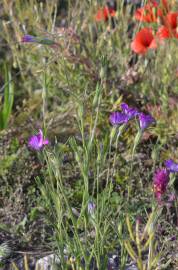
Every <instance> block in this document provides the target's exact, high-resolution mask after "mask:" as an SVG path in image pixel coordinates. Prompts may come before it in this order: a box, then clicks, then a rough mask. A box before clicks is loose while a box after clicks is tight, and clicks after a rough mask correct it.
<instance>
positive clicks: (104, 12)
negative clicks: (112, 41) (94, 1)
mask: <svg viewBox="0 0 178 270" xmlns="http://www.w3.org/2000/svg"><path fill="white" fill-rule="evenodd" d="M114 16H116V11H115V10H114V9H113V8H109V7H107V6H105V7H103V8H100V9H98V12H97V14H96V16H95V20H96V21H97V22H100V21H105V22H106V21H107V20H108V19H109V17H114Z"/></svg>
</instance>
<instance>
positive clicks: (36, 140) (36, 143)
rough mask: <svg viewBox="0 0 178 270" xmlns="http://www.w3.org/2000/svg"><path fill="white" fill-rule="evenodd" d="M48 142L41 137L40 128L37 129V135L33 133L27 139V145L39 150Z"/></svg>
mask: <svg viewBox="0 0 178 270" xmlns="http://www.w3.org/2000/svg"><path fill="white" fill-rule="evenodd" d="M47 144H49V141H48V139H44V138H43V132H42V130H41V129H39V132H38V134H37V135H33V136H31V137H30V139H29V141H28V146H29V147H30V148H31V149H33V150H37V151H38V150H40V149H42V148H43V146H44V145H47Z"/></svg>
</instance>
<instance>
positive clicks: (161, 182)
mask: <svg viewBox="0 0 178 270" xmlns="http://www.w3.org/2000/svg"><path fill="white" fill-rule="evenodd" d="M168 182H169V172H168V171H167V170H166V169H159V170H157V171H156V173H155V175H154V179H153V189H154V193H155V196H156V198H157V199H158V200H160V199H161V196H162V195H163V194H164V193H165V191H166V188H167V184H168Z"/></svg>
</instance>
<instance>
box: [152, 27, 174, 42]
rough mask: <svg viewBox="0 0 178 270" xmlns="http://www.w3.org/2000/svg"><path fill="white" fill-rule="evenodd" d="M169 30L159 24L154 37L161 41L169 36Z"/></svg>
mask: <svg viewBox="0 0 178 270" xmlns="http://www.w3.org/2000/svg"><path fill="white" fill-rule="evenodd" d="M170 37H171V35H170V31H169V29H168V28H167V27H166V26H161V27H160V28H158V31H157V33H156V38H157V40H158V41H162V40H164V39H165V38H170Z"/></svg>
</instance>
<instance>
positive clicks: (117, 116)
mask: <svg viewBox="0 0 178 270" xmlns="http://www.w3.org/2000/svg"><path fill="white" fill-rule="evenodd" d="M128 120H129V118H128V116H127V115H126V114H125V113H121V112H113V113H112V114H111V115H110V117H109V121H110V123H111V124H112V125H113V126H117V125H120V124H124V123H127V122H128Z"/></svg>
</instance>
